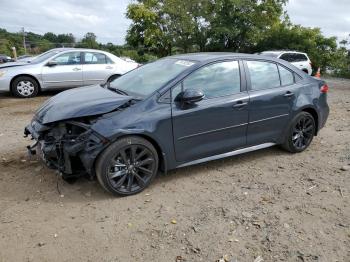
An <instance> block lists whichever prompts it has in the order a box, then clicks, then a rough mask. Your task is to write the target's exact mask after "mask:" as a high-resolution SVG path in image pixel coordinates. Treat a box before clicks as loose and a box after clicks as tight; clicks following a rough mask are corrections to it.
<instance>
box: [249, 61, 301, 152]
mask: <svg viewBox="0 0 350 262" xmlns="http://www.w3.org/2000/svg"><path fill="white" fill-rule="evenodd" d="M245 66H246V69H247V70H246V71H247V72H248V74H247V79H248V89H249V95H250V104H249V125H248V133H247V144H248V146H253V145H258V144H262V143H270V142H272V143H274V142H279V141H280V139H281V138H282V132H283V130H284V129H285V128H286V126H287V125H288V124H289V121H290V113H291V108H292V106H293V104H294V101H295V98H296V97H297V95H298V92H299V89H300V85H299V84H297V83H295V76H294V73H293V72H291V71H289V70H288V69H287V68H285V67H283V66H282V65H277V64H276V63H272V62H265V61H246V62H245Z"/></svg>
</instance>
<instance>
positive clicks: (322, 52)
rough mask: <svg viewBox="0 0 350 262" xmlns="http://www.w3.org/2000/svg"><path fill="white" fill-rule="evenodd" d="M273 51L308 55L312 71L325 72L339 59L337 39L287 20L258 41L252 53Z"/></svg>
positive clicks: (316, 29) (275, 26)
mask: <svg viewBox="0 0 350 262" xmlns="http://www.w3.org/2000/svg"><path fill="white" fill-rule="evenodd" d="M273 49H282V50H283V49H285V50H297V51H302V52H306V53H308V55H309V56H310V58H311V61H312V65H313V68H314V69H317V68H318V67H321V69H322V70H325V69H326V67H330V66H332V65H334V64H335V63H336V61H335V60H337V59H338V58H339V55H340V53H339V52H338V47H337V39H336V38H335V37H324V36H323V35H322V33H321V30H320V29H319V28H306V27H302V26H300V25H293V24H292V23H291V22H290V21H289V19H288V18H286V20H284V21H283V22H281V23H278V24H275V25H274V26H273V27H272V28H271V29H270V30H269V31H267V32H266V34H265V37H264V38H263V39H262V40H261V41H259V43H258V44H257V46H256V48H255V49H254V51H256V52H260V51H265V50H273Z"/></svg>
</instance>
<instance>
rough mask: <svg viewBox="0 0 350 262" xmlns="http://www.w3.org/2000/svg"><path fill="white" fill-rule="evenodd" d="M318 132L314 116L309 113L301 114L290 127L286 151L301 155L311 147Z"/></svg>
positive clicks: (285, 146) (285, 143)
mask: <svg viewBox="0 0 350 262" xmlns="http://www.w3.org/2000/svg"><path fill="white" fill-rule="evenodd" d="M315 130H316V125H315V120H314V118H313V116H312V115H311V114H309V113H307V112H301V113H299V114H298V115H296V116H295V117H294V119H293V120H292V122H291V125H290V126H289V130H288V134H287V137H286V140H285V142H284V144H283V145H282V146H283V148H284V149H286V150H287V151H289V152H292V153H299V152H302V151H304V150H305V149H306V148H308V147H309V145H310V144H311V141H312V139H313V137H314V134H315Z"/></svg>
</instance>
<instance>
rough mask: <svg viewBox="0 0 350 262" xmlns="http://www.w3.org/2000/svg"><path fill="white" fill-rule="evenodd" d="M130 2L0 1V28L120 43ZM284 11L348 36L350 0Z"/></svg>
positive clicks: (312, 1)
mask: <svg viewBox="0 0 350 262" xmlns="http://www.w3.org/2000/svg"><path fill="white" fill-rule="evenodd" d="M130 1H131V0H80V1H79V0H0V10H1V15H0V28H5V29H7V30H8V31H10V32H17V31H19V30H20V29H21V27H22V26H23V27H25V30H26V31H32V32H35V33H39V34H44V33H46V32H49V31H50V32H54V33H56V34H57V33H73V34H74V36H76V37H77V38H78V39H79V38H81V37H83V35H84V34H85V33H86V32H94V33H95V34H96V35H97V38H98V39H97V40H98V41H100V42H103V43H107V42H112V43H116V44H123V43H124V38H125V34H126V30H127V28H128V26H129V24H130V21H128V20H127V19H126V18H125V12H126V6H127V5H128V3H129V2H130ZM184 1H186V0H184ZM286 10H287V11H288V14H289V16H290V18H291V20H292V22H293V23H296V24H301V25H303V26H309V27H320V28H321V29H322V32H323V33H324V34H325V35H326V36H337V37H338V38H339V39H340V40H341V39H343V38H345V37H347V36H348V35H349V33H350V0H322V1H321V0H308V1H305V0H289V3H288V5H287V6H286Z"/></svg>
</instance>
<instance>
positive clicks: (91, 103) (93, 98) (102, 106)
mask: <svg viewBox="0 0 350 262" xmlns="http://www.w3.org/2000/svg"><path fill="white" fill-rule="evenodd" d="M132 99H133V98H132V97H130V96H123V95H119V94H117V93H115V92H113V91H111V90H109V89H106V88H103V87H101V86H100V85H96V86H89V87H81V88H75V89H70V90H67V91H64V92H62V93H60V94H58V95H55V96H53V97H52V98H50V99H49V100H48V101H46V102H45V103H44V104H43V105H42V106H41V108H39V110H38V111H37V112H36V114H35V117H36V118H37V120H39V121H40V122H41V123H42V124H48V123H52V122H56V121H60V120H66V119H72V118H78V117H84V116H94V115H100V114H105V113H108V112H111V111H113V110H115V109H117V108H118V107H120V106H122V105H124V104H125V103H127V102H129V101H130V100H132Z"/></svg>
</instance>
